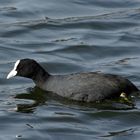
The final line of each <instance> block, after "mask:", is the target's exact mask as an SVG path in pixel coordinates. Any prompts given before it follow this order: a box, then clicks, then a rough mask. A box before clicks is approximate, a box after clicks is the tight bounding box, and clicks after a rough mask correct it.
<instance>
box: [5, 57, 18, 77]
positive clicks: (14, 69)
mask: <svg viewBox="0 0 140 140" xmlns="http://www.w3.org/2000/svg"><path fill="white" fill-rule="evenodd" d="M19 63H20V60H17V61H16V63H15V66H14V68H13V70H11V71H10V72H9V74H8V75H7V79H10V78H12V77H14V76H16V74H17V71H16V69H17V66H18V64H19Z"/></svg>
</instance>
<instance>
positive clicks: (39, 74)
mask: <svg viewBox="0 0 140 140" xmlns="http://www.w3.org/2000/svg"><path fill="white" fill-rule="evenodd" d="M49 76H50V74H49V73H48V72H46V71H45V69H44V68H42V67H41V66H40V65H39V67H38V69H37V70H36V71H35V72H34V73H33V76H32V80H33V81H34V83H35V84H36V85H37V86H38V87H41V85H43V83H45V81H46V80H47V79H48V77H49Z"/></svg>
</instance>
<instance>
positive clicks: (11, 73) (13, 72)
mask: <svg viewBox="0 0 140 140" xmlns="http://www.w3.org/2000/svg"><path fill="white" fill-rule="evenodd" d="M16 74H17V71H15V70H14V69H13V70H11V71H10V72H9V74H8V75H7V79H10V78H12V77H14V76H16Z"/></svg>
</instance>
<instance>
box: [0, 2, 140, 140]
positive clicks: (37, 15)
mask: <svg viewBox="0 0 140 140" xmlns="http://www.w3.org/2000/svg"><path fill="white" fill-rule="evenodd" d="M139 24H140V2H139V1H138V0H133V1H132V0H123V1H122V0H114V1H113V0H106V1H104V0H100V1H99V0H94V1H92V0H87V1H85V0H71V1H70V0H69V1H68V0H59V1H57V0H41V1H38V0H28V1H27V0H24V1H18V0H12V1H11V0H1V1H0V95H1V96H0V139H1V140H15V139H22V140H35V139H40V140H46V139H49V140H66V139H67V140H71V139H72V140H77V139H80V140H93V139H96V140H132V139H133V140H139V137H140V127H139V126H140V121H139V116H140V99H139V98H137V99H136V101H135V108H127V109H126V108H125V107H122V105H120V106H119V105H117V108H118V107H119V109H116V108H112V107H111V104H110V105H108V104H107V105H106V104H102V105H100V104H98V105H93V106H90V105H89V106H88V105H80V104H77V103H73V102H69V101H63V100H61V99H60V100H59V99H57V98H56V97H50V95H47V94H46V93H44V92H43V91H41V90H39V89H37V88H34V84H33V82H32V81H31V80H28V79H24V78H19V77H17V78H13V79H11V80H7V79H6V76H7V73H8V72H9V71H10V69H11V68H12V67H13V64H14V62H15V61H16V60H17V59H21V58H33V59H35V60H37V61H38V62H40V63H41V64H42V65H43V66H44V68H45V69H47V71H48V72H50V73H51V74H67V73H73V72H79V71H101V72H104V73H114V74H119V75H122V76H124V77H127V78H128V79H130V80H131V81H132V82H133V83H135V84H136V85H137V86H138V87H140V76H139V70H140V63H139V62H140V55H139V54H140V46H139V44H140V42H139V38H140V25H139Z"/></svg>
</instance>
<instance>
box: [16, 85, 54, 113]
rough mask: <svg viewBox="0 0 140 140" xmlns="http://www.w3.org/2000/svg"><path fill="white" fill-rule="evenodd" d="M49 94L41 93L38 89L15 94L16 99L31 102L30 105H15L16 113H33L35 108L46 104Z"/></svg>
mask: <svg viewBox="0 0 140 140" xmlns="http://www.w3.org/2000/svg"><path fill="white" fill-rule="evenodd" d="M50 95H51V93H49V92H46V91H43V90H41V89H39V88H38V87H34V88H30V89H27V93H21V94H17V95H16V96H15V98H16V99H27V100H32V101H33V102H32V103H30V104H26V103H22V104H17V112H23V113H33V112H34V110H35V109H36V107H37V106H39V105H43V104H46V101H47V100H48V98H50Z"/></svg>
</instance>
